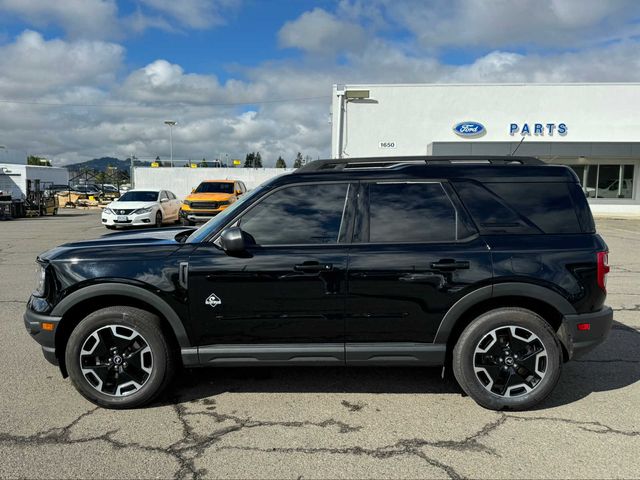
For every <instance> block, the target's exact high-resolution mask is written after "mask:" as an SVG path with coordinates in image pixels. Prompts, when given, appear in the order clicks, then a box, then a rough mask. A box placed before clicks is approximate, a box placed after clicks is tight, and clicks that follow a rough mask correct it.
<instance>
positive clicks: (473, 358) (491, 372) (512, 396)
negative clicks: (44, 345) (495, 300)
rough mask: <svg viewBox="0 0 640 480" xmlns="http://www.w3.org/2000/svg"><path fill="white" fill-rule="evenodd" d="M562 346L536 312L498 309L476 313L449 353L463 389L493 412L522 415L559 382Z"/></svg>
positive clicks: (549, 326)
mask: <svg viewBox="0 0 640 480" xmlns="http://www.w3.org/2000/svg"><path fill="white" fill-rule="evenodd" d="M562 361H563V356H562V347H561V345H560V341H559V340H558V337H557V335H556V332H555V330H554V329H553V328H552V327H551V325H550V324H549V323H548V322H546V321H545V320H544V319H543V318H542V317H540V316H539V315H538V314H536V313H535V312H532V311H530V310H526V309H524V308H516V307H503V308H498V309H495V310H491V311H488V312H486V313H483V314H481V315H480V316H478V317H477V318H476V319H474V320H472V321H471V323H470V324H469V325H468V326H467V327H466V328H465V329H464V331H463V332H462V334H461V335H460V338H458V341H457V343H456V345H455V347H454V349H453V358H452V363H453V365H452V366H453V372H454V375H455V377H456V380H457V381H458V383H459V384H460V386H461V387H462V389H463V390H464V391H465V392H466V393H467V394H468V395H469V396H470V397H471V398H473V400H475V401H476V402H477V403H478V404H479V405H481V406H483V407H485V408H489V409H492V410H504V409H509V410H526V409H529V408H531V407H533V406H535V405H537V404H538V403H540V402H541V401H543V400H544V399H545V398H547V397H548V396H549V395H550V394H551V392H552V391H553V389H554V387H555V386H556V384H557V383H558V380H559V378H560V372H561V370H562Z"/></svg>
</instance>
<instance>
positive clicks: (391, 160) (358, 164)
mask: <svg viewBox="0 0 640 480" xmlns="http://www.w3.org/2000/svg"><path fill="white" fill-rule="evenodd" d="M443 164H449V165H461V164H472V165H545V163H544V162H543V161H542V160H540V159H538V158H535V157H510V156H484V155H468V156H449V157H432V156H424V157H372V158H336V159H331V160H315V161H313V162H311V163H308V164H306V165H304V166H302V167H300V168H298V169H297V170H296V173H309V172H335V171H338V170H352V169H368V170H369V169H382V168H396V167H407V166H410V165H443Z"/></svg>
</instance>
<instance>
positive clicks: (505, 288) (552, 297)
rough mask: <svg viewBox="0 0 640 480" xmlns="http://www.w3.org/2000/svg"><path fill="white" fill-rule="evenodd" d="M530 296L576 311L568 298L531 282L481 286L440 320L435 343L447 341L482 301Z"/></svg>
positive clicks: (568, 312) (562, 309) (563, 310)
mask: <svg viewBox="0 0 640 480" xmlns="http://www.w3.org/2000/svg"><path fill="white" fill-rule="evenodd" d="M512 296H517V297H529V298H532V299H534V300H538V301H541V302H544V303H547V304H549V305H550V306H552V307H553V308H555V309H556V310H557V311H558V312H560V313H561V314H562V315H572V314H575V313H576V310H575V308H574V307H573V305H571V303H569V301H568V300H567V299H565V298H564V297H562V296H561V295H560V294H559V293H557V292H554V291H553V290H551V289H549V288H546V287H541V286H540V285H534V284H530V283H519V282H508V283H498V284H495V285H487V286H484V287H480V288H478V289H477V290H474V291H473V292H470V293H468V294H467V295H465V296H464V297H462V298H461V299H460V300H458V301H457V302H456V303H455V304H454V305H453V306H452V307H451V308H450V309H449V311H448V312H447V313H446V314H445V316H444V317H443V319H442V322H440V326H439V327H438V331H437V332H436V336H435V338H434V341H433V343H447V341H448V339H449V335H450V334H451V332H452V331H453V329H454V327H455V325H456V323H457V322H458V320H459V319H460V317H462V315H464V313H465V312H466V311H467V310H469V309H470V308H472V307H473V306H474V305H477V304H478V303H480V302H483V301H485V300H489V299H492V298H500V297H512Z"/></svg>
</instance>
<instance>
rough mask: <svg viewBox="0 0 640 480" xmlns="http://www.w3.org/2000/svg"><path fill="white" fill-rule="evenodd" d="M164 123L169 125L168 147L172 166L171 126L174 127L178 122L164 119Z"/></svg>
mask: <svg viewBox="0 0 640 480" xmlns="http://www.w3.org/2000/svg"><path fill="white" fill-rule="evenodd" d="M164 124H165V125H169V148H170V149H171V166H172V167H173V127H175V126H176V125H177V124H178V122H176V121H174V120H165V121H164Z"/></svg>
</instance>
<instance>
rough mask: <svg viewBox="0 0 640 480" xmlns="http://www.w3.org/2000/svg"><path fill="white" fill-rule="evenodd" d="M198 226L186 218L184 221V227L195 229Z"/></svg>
mask: <svg viewBox="0 0 640 480" xmlns="http://www.w3.org/2000/svg"><path fill="white" fill-rule="evenodd" d="M195 224H196V222H192V221H191V220H187V219H186V218H183V219H182V225H184V226H185V227H193V226H194V225H195Z"/></svg>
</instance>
